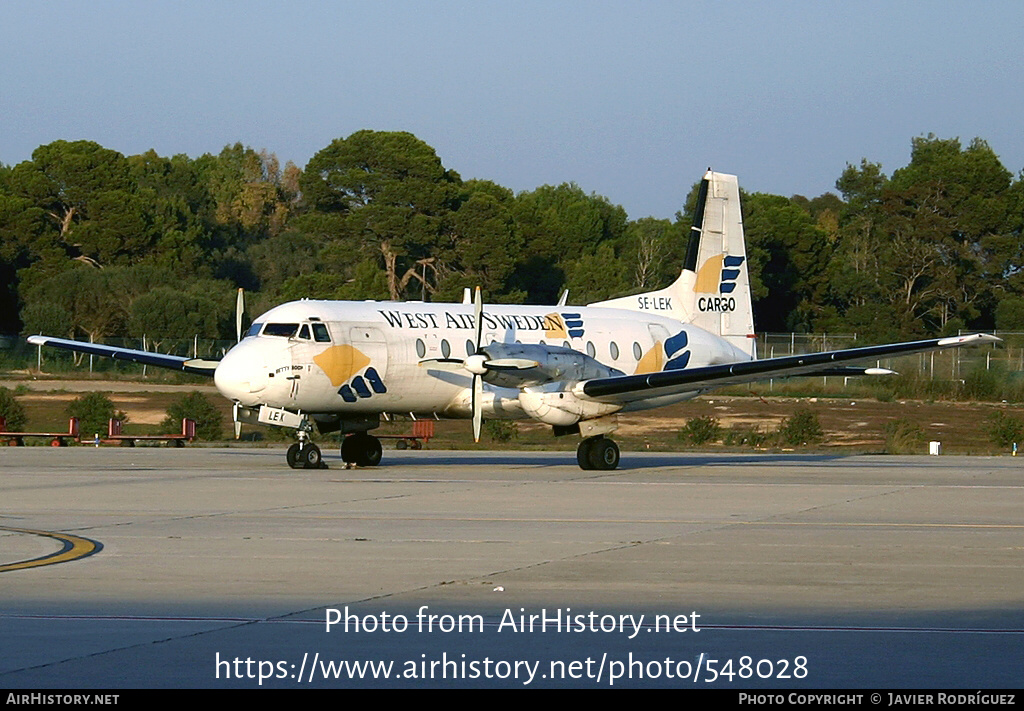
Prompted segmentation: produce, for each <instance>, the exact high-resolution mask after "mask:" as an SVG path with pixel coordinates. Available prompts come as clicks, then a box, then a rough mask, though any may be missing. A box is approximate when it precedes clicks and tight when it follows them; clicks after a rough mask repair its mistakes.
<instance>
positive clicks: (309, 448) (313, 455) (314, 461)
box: [299, 442, 323, 469]
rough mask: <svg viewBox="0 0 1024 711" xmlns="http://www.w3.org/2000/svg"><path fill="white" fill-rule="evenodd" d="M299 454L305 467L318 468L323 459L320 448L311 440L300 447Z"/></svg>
mask: <svg viewBox="0 0 1024 711" xmlns="http://www.w3.org/2000/svg"><path fill="white" fill-rule="evenodd" d="M299 456H300V458H301V459H302V460H303V465H304V467H305V468H306V469H319V468H320V463H321V462H322V461H323V457H322V456H321V454H320V448H319V447H317V446H316V445H315V444H313V443H312V442H310V443H309V444H307V445H306V446H305V447H303V448H302V454H301V455H299Z"/></svg>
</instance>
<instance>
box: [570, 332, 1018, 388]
mask: <svg viewBox="0 0 1024 711" xmlns="http://www.w3.org/2000/svg"><path fill="white" fill-rule="evenodd" d="M1001 342H1002V339H1000V338H996V337H995V336H989V335H987V334H984V333H975V334H973V335H969V336H953V337H950V338H932V339H928V340H924V341H911V342H908V343H890V344H887V345H883V346H868V347H866V348H849V349H846V350H841V351H828V352H825V353H807V354H802V355H793V356H785V357H782V358H768V359H766V360H750V361H741V362H739V363H726V364H723V365H710V366H705V367H703V368H689V369H685V370H663V371H661V372H658V373H646V374H643V375H623V376H618V377H614V378H597V379H594V380H586V381H583V382H581V383H579V384H578V385H577V386H576V392H577V394H578V395H582V396H584V397H586V398H587V399H590V400H598V401H600V402H633V401H636V400H645V399H648V398H653V397H658V396H660V395H670V394H673V393H682V392H691V391H704V390H711V389H713V388H720V387H725V386H727V385H737V384H740V383H749V382H753V381H755V380H767V379H768V378H786V377H790V376H794V375H818V374H824V375H828V374H835V373H837V372H839V373H841V372H843V371H842V370H838V369H837V366H839V365H841V364H844V363H852V362H857V361H867V360H878V359H880V358H889V357H892V356H899V355H909V354H911V353H921V352H924V351H932V350H941V349H944V348H957V347H959V346H975V345H983V344H986V343H1001ZM853 370H854V372H856V371H858V370H860V372H859V373H857V374H865V373H867V374H870V373H869V372H867V371H865V370H862V369H853ZM869 370H870V369H868V371H869ZM847 374H849V371H848V373H847Z"/></svg>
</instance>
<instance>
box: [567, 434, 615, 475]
mask: <svg viewBox="0 0 1024 711" xmlns="http://www.w3.org/2000/svg"><path fill="white" fill-rule="evenodd" d="M576 461H577V462H578V463H579V465H580V469H604V470H610V469H615V468H616V467H618V466H619V445H617V444H615V442H613V441H612V440H610V439H608V438H607V437H605V436H604V435H599V436H597V437H587V438H586V439H585V440H583V441H582V442H580V446H579V447H578V448H577V449H576Z"/></svg>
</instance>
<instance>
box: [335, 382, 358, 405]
mask: <svg viewBox="0 0 1024 711" xmlns="http://www.w3.org/2000/svg"><path fill="white" fill-rule="evenodd" d="M338 394H339V395H341V399H342V400H344V401H345V402H355V401H356V400H358V399H359V398H357V397H356V396H355V393H353V392H352V388H350V387H349V386H347V385H342V386H341V387H340V388H338Z"/></svg>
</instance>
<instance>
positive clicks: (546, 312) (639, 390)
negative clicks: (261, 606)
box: [28, 169, 1000, 470]
mask: <svg viewBox="0 0 1024 711" xmlns="http://www.w3.org/2000/svg"><path fill="white" fill-rule="evenodd" d="M747 267H748V263H747V255H746V247H745V244H744V237H743V221H742V217H741V214H740V197H739V183H738V181H737V178H736V176H734V175H728V174H724V173H716V172H713V171H711V170H710V169H709V170H708V171H707V173H706V174H705V175H704V177H703V179H702V180H701V183H700V186H699V192H698V201H697V212H696V215H695V219H694V223H693V227H692V229H691V232H690V236H689V242H688V244H687V250H686V256H685V259H684V261H683V264H682V269H681V271H680V274H679V277H678V278H677V279H676V280H675V281H674V282H673V283H672V284H671V285H669V286H668V287H666V288H664V289H660V290H657V291H652V292H647V293H642V294H636V295H633V296H627V297H622V298H617V299H611V300H608V301H602V302H598V303H593V304H589V305H587V306H583V307H578V306H569V305H567V304H566V299H565V294H563V297H562V299H560V301H559V303H558V304H557V305H556V306H510V305H501V306H499V305H488V306H487V307H486V309H485V308H484V306H483V303H482V297H481V293H480V290H479V288H477V290H476V292H475V294H474V295H473V298H472V299H471V298H470V296H469V290H468V289H467V290H466V294H465V296H464V298H463V301H462V303H460V304H455V303H424V302H415V301H412V302H377V301H363V302H355V301H319V300H306V299H303V300H301V301H292V302H289V303H286V304H282V305H280V306H277V307H275V308H272V309H271V310H269V311H267V312H266V313H264V314H263V315H262V316H259V317H258V318H257V319H255V321H254V322H253V323H252V326H251V327H250V328H249V330H248V333H247V334H245V336H244V337H242V334H241V320H240V312H239V321H238V330H239V333H238V336H239V341H238V343H237V344H236V345H235V346H234V347H232V348H231V349H230V350H229V351H228V352H227V353H226V354H225V355H224V357H223V358H221V359H220V360H219V361H217V360H206V359H200V358H187V357H180V356H173V355H164V354H160V353H153V352H148V351H140V350H133V349H127V348H117V347H112V346H106V345H102V344H94V343H84V342H80V341H72V340H67V339H61V338H53V337H49V336H41V335H40V336H31V337H29V339H28V341H29V342H30V343H32V344H35V345H45V346H53V347H56V348H63V349H68V350H73V351H78V352H83V353H92V354H95V355H102V356H109V357H113V358H118V359H124V360H129V361H134V362H138V363H145V364H148V365H154V366H161V367H165V368H172V369H175V370H180V371H184V372H188V373H198V374H200V375H205V376H210V377H212V378H213V380H214V383H215V384H216V386H217V389H218V390H219V391H220V392H221V394H223V395H224V397H226V398H228V399H229V400H231V401H232V403H233V404H234V419H235V422H236V427H237V423H238V422H246V423H252V424H264V425H275V426H280V427H286V428H293V429H295V430H296V432H297V439H298V442H296V443H295V444H293V445H292V446H291V447H289V449H288V451H287V454H286V460H287V462H288V464H289V466H291V467H293V468H318V467H320V466H323V463H322V454H321V451H320V449H319V447H318V446H317V445H316V444H314V443H313V442H312V441H311V439H310V435H311V433H312V430H313V427H314V426H315V427H316V428H317V430H318V431H319V432H320V433H321V434H327V433H332V432H340V433H341V434H342V435H345V437H344V439H343V440H342V444H341V457H342V459H343V460H344V461H345V462H346V464H355V465H359V466H375V465H377V464H379V463H380V460H381V445H380V440H379V439H377V438H376V437H374V436H373V435H372V434H370V432H371V431H372V430H373V429H375V428H377V427H379V425H380V420H381V417H385V418H388V417H390V415H392V414H408V415H411V416H413V417H435V418H463V419H470V420H472V423H473V433H474V437H475V439H476V440H477V441H479V439H480V430H481V425H482V422H483V421H484V419H513V420H516V419H529V420H533V421H536V422H541V423H544V424H545V425H548V426H550V427H551V428H552V431H553V433H554V435H555V436H562V435H579V436H580V438H581V441H580V443H579V446H578V448H577V452H576V459H577V463H578V464H579V466H580V467H581V468H582V469H588V470H589V469H595V470H613V469H615V468H617V467H618V465H619V460H620V452H619V448H618V445H617V444H616V443H615V442H614V440H612V439H611V438H610V437H609V436H608V435H609V434H611V433H612V432H614V431H615V429H616V428H617V424H618V423H617V416H618V414H619V413H624V412H635V411H638V410H646V409H651V408H656V407H662V406H665V405H670V404H674V403H678V402H682V401H685V400H689V399H692V398H694V397H696V396H698V395H700V394H701V393H704V392H707V391H709V390H712V389H714V388H720V387H723V386H727V385H735V384H738V383H748V382H752V381H755V380H765V379H768V378H780V377H789V376H796V375H811V374H815V375H885V374H892V373H893V371H891V370H888V369H885V368H875V367H853V366H850V365H847V364H849V363H857V362H869V361H876V360H878V359H880V358H886V357H891V356H897V355H905V354H911V353H919V352H923V351H931V350H938V349H945V348H955V347H959V346H968V345H981V344H987V343H995V342H999V341H1000V339H998V338H996V337H994V336H990V335H987V334H981V333H978V334H972V335H966V336H957V337H950V338H932V339H926V340H920V341H913V342H907V343H895V344H886V345H879V346H868V347H862V348H852V349H844V350H837V351H829V352H824V353H811V354H801V355H792V356H784V357H778V358H768V359H761V360H758V359H757V358H756V352H755V334H754V324H753V310H752V307H751V299H750V281H749V275H748V269H747Z"/></svg>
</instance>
